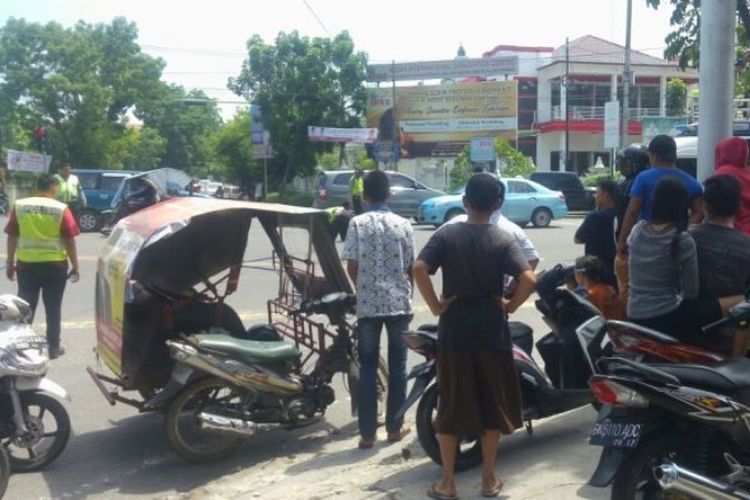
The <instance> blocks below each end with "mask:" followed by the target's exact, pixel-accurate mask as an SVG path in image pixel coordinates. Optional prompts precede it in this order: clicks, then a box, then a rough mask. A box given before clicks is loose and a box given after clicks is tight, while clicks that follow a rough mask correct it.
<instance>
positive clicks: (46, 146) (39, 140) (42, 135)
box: [34, 127, 51, 154]
mask: <svg viewBox="0 0 750 500" xmlns="http://www.w3.org/2000/svg"><path fill="white" fill-rule="evenodd" d="M34 137H35V138H36V149H37V150H38V151H40V152H42V153H44V154H48V153H49V151H50V149H51V143H50V138H49V134H48V133H47V129H46V128H44V127H37V128H36V130H34Z"/></svg>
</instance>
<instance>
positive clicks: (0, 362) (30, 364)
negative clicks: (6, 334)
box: [0, 344, 49, 376]
mask: <svg viewBox="0 0 750 500" xmlns="http://www.w3.org/2000/svg"><path fill="white" fill-rule="evenodd" d="M0 367H2V369H3V370H5V371H8V372H12V373H15V374H17V375H25V376H39V375H44V374H45V373H47V370H49V357H48V355H47V346H46V344H45V345H39V346H33V347H32V346H28V345H19V346H16V345H10V346H6V347H4V348H0Z"/></svg>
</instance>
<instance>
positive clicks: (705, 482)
mask: <svg viewBox="0 0 750 500" xmlns="http://www.w3.org/2000/svg"><path fill="white" fill-rule="evenodd" d="M654 477H655V478H656V480H657V481H659V485H660V486H661V487H662V488H663V489H665V490H672V491H675V492H678V493H684V494H686V495H691V496H693V497H695V498H698V499H701V500H737V499H740V500H750V494H748V493H746V492H744V491H741V490H739V489H738V488H737V487H735V486H733V485H731V484H728V483H724V482H721V481H716V480H714V479H711V478H709V477H706V476H703V475H701V474H698V473H697V472H694V471H691V470H689V469H685V468H684V467H680V466H679V465H677V464H675V463H673V462H669V463H665V464H662V465H660V466H659V467H656V468H654Z"/></svg>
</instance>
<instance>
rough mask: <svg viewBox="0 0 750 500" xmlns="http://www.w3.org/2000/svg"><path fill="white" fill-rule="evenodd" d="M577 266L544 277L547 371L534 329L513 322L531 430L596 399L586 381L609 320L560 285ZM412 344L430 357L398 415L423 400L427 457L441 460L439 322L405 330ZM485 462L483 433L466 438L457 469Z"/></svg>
mask: <svg viewBox="0 0 750 500" xmlns="http://www.w3.org/2000/svg"><path fill="white" fill-rule="evenodd" d="M571 272H572V268H569V267H567V268H566V267H563V266H556V267H555V268H553V269H552V270H550V271H547V272H545V273H544V274H543V275H542V276H541V277H540V279H539V283H538V285H537V292H538V294H539V300H537V301H536V306H537V309H538V310H539V311H540V312H542V314H543V315H544V319H545V322H546V323H547V324H548V325H549V326H550V328H551V329H552V332H551V333H550V334H548V335H547V336H545V337H544V338H543V339H541V340H540V341H539V342H537V344H536V345H537V349H538V350H539V352H540V354H541V356H542V357H543V359H544V362H545V371H546V373H545V371H543V370H542V369H541V368H540V367H539V366H538V365H537V364H536V362H535V361H534V360H533V359H532V357H531V355H532V350H533V345H534V344H533V330H532V329H531V328H530V327H529V326H528V325H525V324H524V323H520V322H510V324H509V327H510V336H511V340H512V342H513V361H514V363H515V365H516V369H517V370H518V375H519V380H520V384H521V395H522V400H523V420H524V422H525V427H526V431H527V432H528V433H529V434H532V433H533V423H532V422H533V421H534V420H538V419H542V418H545V417H549V416H552V415H557V414H560V413H563V412H566V411H570V410H572V409H575V408H579V407H581V406H585V405H587V404H590V403H593V402H594V397H593V394H592V393H591V390H590V389H589V388H588V386H587V384H586V381H587V380H588V377H589V376H590V375H591V373H593V372H594V371H595V369H594V363H593V362H592V360H596V359H598V357H599V356H600V354H601V351H602V349H603V345H604V343H605V342H604V341H605V340H606V335H607V328H606V321H605V320H604V318H602V317H601V316H600V315H599V311H598V310H597V309H596V308H595V307H594V306H593V305H592V304H590V303H589V302H588V301H586V300H585V299H583V298H581V297H580V296H578V295H577V294H575V293H573V292H571V291H570V290H568V289H564V288H563V289H561V288H560V287H561V286H562V285H563V284H564V283H566V282H567V281H568V279H569V278H570V276H571ZM403 339H404V342H405V344H406V345H407V347H409V348H410V349H412V350H414V351H416V352H417V353H419V354H421V355H422V356H424V357H425V358H426V361H425V362H424V363H422V364H420V365H417V366H415V367H414V368H413V369H412V370H411V372H410V373H409V375H408V379H409V380H411V379H414V384H413V386H412V388H411V390H410V392H409V395H408V396H407V398H406V401H405V403H404V405H403V406H402V408H401V409H400V410H399V414H398V415H399V417H402V416H403V415H404V414H405V413H406V411H407V410H408V409H409V408H410V407H411V406H412V405H414V403H416V402H417V401H419V405H418V406H417V415H416V426H417V437H418V439H419V442H420V444H421V445H422V448H423V449H424V450H425V452H426V453H427V455H428V456H429V457H430V458H431V459H432V460H433V461H434V462H436V463H438V464H440V449H439V446H438V442H437V438H436V435H435V429H434V426H433V420H434V417H435V413H436V411H437V406H438V387H437V384H436V383H433V381H434V380H435V378H436V375H437V366H436V361H435V359H436V356H437V348H438V340H437V326H436V325H423V326H422V327H420V328H419V330H418V331H411V332H406V333H404V334H403ZM481 461H482V451H481V444H480V440H479V437H478V436H461V438H460V445H459V449H458V453H457V455H456V470H465V469H469V468H472V467H474V466H476V465H478V464H479V463H481Z"/></svg>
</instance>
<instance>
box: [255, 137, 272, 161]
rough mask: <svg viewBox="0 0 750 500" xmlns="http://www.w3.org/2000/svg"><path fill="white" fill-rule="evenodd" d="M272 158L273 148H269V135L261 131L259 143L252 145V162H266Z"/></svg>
mask: <svg viewBox="0 0 750 500" xmlns="http://www.w3.org/2000/svg"><path fill="white" fill-rule="evenodd" d="M269 158H273V148H272V147H271V134H270V133H269V132H268V131H267V130H264V131H263V135H262V137H261V142H260V143H253V160H267V159H269Z"/></svg>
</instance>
